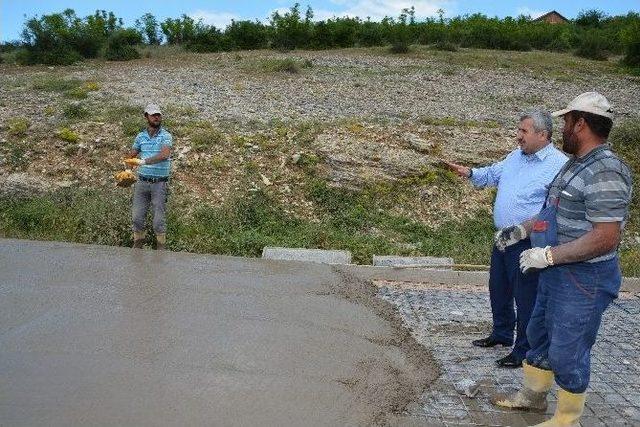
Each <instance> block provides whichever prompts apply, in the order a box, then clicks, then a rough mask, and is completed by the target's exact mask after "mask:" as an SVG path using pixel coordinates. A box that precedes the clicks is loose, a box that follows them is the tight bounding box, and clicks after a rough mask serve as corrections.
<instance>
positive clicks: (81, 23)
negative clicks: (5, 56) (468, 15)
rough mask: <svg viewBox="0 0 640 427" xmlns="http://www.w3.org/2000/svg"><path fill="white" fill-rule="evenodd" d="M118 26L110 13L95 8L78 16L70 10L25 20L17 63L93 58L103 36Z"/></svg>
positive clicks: (59, 62)
mask: <svg viewBox="0 0 640 427" xmlns="http://www.w3.org/2000/svg"><path fill="white" fill-rule="evenodd" d="M121 27H122V20H120V19H118V18H116V17H115V15H114V14H113V13H112V12H109V13H107V12H105V11H96V13H95V14H94V15H91V16H87V17H86V18H79V17H78V16H77V15H76V13H75V12H74V11H73V10H72V9H67V10H65V11H64V12H62V13H54V14H51V15H43V16H41V17H39V18H38V17H35V18H31V19H28V20H27V21H26V23H25V28H24V31H23V46H24V52H22V53H20V54H19V55H17V56H16V61H17V62H18V63H21V64H25V65H31V64H38V63H42V64H52V65H69V64H73V63H74V62H77V61H80V60H82V59H83V58H94V57H96V56H97V55H98V53H99V52H100V50H101V49H102V48H103V46H104V45H105V42H106V40H107V38H108V37H109V36H110V35H111V34H112V33H113V32H114V31H116V30H118V29H120V28H121Z"/></svg>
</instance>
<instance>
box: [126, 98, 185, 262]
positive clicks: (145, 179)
mask: <svg viewBox="0 0 640 427" xmlns="http://www.w3.org/2000/svg"><path fill="white" fill-rule="evenodd" d="M144 117H145V119H146V120H147V128H146V129H145V130H143V131H142V132H140V133H139V134H138V136H136V139H135V141H134V143H133V146H132V147H131V151H130V152H129V155H128V157H127V158H126V159H125V161H124V162H125V163H126V164H127V165H128V166H132V167H136V166H137V167H139V170H138V182H136V184H135V187H134V191H133V209H132V210H133V213H132V216H133V247H134V248H142V246H143V242H144V237H145V236H144V223H145V219H146V217H147V212H148V211H149V206H152V207H153V231H154V232H155V234H156V249H158V250H162V249H164V248H165V245H166V241H167V239H166V230H167V223H166V203H167V194H168V193H167V191H168V188H169V187H168V186H169V173H170V171H171V159H170V156H171V147H172V145H173V138H172V137H171V134H170V133H169V132H167V131H166V130H165V129H164V128H163V127H162V112H161V111H160V107H158V106H157V105H155V104H149V105H147V107H146V108H145V110H144ZM138 156H139V157H138Z"/></svg>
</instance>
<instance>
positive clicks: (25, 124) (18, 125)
mask: <svg viewBox="0 0 640 427" xmlns="http://www.w3.org/2000/svg"><path fill="white" fill-rule="evenodd" d="M29 126H31V122H30V121H29V119H27V118H25V117H11V118H10V119H9V120H7V128H8V131H9V135H13V136H24V135H26V134H27V130H28V129H29Z"/></svg>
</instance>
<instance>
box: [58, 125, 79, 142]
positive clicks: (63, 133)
mask: <svg viewBox="0 0 640 427" xmlns="http://www.w3.org/2000/svg"><path fill="white" fill-rule="evenodd" d="M56 136H57V137H58V138H60V139H61V140H63V141H67V142H78V141H79V140H80V137H79V136H78V134H77V133H75V132H74V131H72V130H71V129H69V128H61V129H58V131H57V132H56Z"/></svg>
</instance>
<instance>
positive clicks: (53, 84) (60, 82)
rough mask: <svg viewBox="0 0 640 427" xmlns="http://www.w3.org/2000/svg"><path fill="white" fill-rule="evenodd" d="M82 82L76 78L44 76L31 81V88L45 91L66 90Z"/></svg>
mask: <svg viewBox="0 0 640 427" xmlns="http://www.w3.org/2000/svg"><path fill="white" fill-rule="evenodd" d="M81 84H82V81H81V80H78V79H64V78H61V77H44V78H40V79H37V80H35V81H34V82H33V88H34V89H36V90H42V91H46V92H68V91H72V90H75V89H77V88H78V87H80V85H81Z"/></svg>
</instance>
